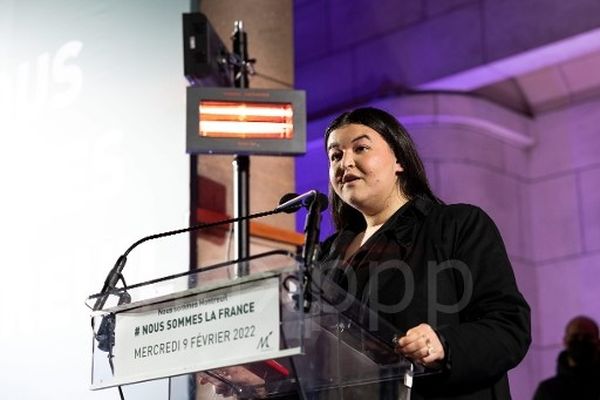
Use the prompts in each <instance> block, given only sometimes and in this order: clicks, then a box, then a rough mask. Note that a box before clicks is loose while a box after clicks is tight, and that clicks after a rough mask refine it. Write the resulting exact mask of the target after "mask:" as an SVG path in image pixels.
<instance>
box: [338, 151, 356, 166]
mask: <svg viewBox="0 0 600 400" xmlns="http://www.w3.org/2000/svg"><path fill="white" fill-rule="evenodd" d="M340 164H341V167H342V168H344V169H346V168H350V167H354V157H353V156H352V153H351V152H349V151H347V152H345V153H344V155H343V156H342V162H341V163H340Z"/></svg>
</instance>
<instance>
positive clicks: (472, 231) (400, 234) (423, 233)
mask: <svg viewBox="0 0 600 400" xmlns="http://www.w3.org/2000/svg"><path fill="white" fill-rule="evenodd" d="M356 234H357V232H352V231H349V230H342V231H340V232H337V233H336V234H334V235H332V236H331V237H330V238H328V239H327V240H326V241H325V242H324V243H323V245H322V251H321V256H320V258H321V262H322V266H323V268H325V269H326V270H327V271H325V272H326V273H327V274H329V275H330V276H334V275H336V274H337V275H338V276H337V277H335V278H334V279H335V280H337V281H338V282H340V284H341V285H342V286H345V287H347V288H348V290H350V291H356V293H352V294H354V295H357V296H358V298H361V299H362V301H363V303H365V304H367V305H368V306H369V308H371V309H375V310H377V312H378V314H379V315H380V316H381V318H384V319H386V320H388V321H389V322H390V323H391V324H393V325H394V326H395V327H397V328H398V333H402V332H404V331H406V330H408V329H410V328H412V327H414V326H417V325H419V324H420V323H428V324H429V325H431V326H432V327H433V328H434V329H435V330H436V332H437V333H438V335H439V336H440V338H441V339H442V342H443V343H444V347H445V350H446V355H447V356H446V363H445V366H444V368H443V370H442V372H441V373H438V374H434V375H431V376H426V377H422V378H416V379H415V383H414V386H413V392H412V399H414V400H418V399H464V400H466V399H477V400H485V399H510V390H509V387H508V379H507V375H506V373H507V371H508V370H509V369H511V368H513V367H515V366H516V365H517V364H518V363H519V362H520V361H521V360H522V359H523V357H524V356H525V354H526V352H527V349H528V348H529V344H530V342H531V336H530V310H529V306H528V305H527V302H526V301H525V299H524V298H523V296H522V295H521V293H520V292H519V290H518V288H517V285H516V282H515V278H514V274H513V271H512V267H511V265H510V261H509V260H508V256H507V254H506V250H505V247H504V244H503V242H502V238H501V237H500V234H499V232H498V229H497V228H496V226H495V224H494V223H493V221H492V220H491V219H490V218H489V217H488V215H487V214H486V213H485V212H483V211H482V210H481V209H479V208H477V207H474V206H471V205H466V204H456V205H442V204H437V203H434V202H432V201H430V200H428V199H424V198H420V197H419V198H416V199H414V200H411V201H410V202H409V203H407V204H405V205H404V206H403V207H402V208H401V209H400V210H398V212H396V213H395V214H394V216H392V217H391V218H390V219H389V220H388V221H387V222H386V223H385V224H384V225H383V226H382V227H381V228H380V229H379V230H378V231H377V232H376V234H374V235H373V236H372V237H371V238H370V239H369V240H368V241H367V242H366V243H365V244H364V245H363V246H362V247H361V248H360V249H359V250H358V251H357V252H356V254H355V255H354V256H353V257H351V259H350V260H348V263H342V262H341V261H339V260H341V256H342V255H343V254H344V252H345V249H346V247H347V246H348V245H349V243H350V242H351V240H352V239H353V237H354V236H355V235H356Z"/></svg>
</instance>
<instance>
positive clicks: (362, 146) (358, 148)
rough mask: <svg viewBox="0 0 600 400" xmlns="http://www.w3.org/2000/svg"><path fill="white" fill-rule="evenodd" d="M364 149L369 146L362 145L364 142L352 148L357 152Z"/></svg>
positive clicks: (367, 148)
mask: <svg viewBox="0 0 600 400" xmlns="http://www.w3.org/2000/svg"><path fill="white" fill-rule="evenodd" d="M365 150H369V146H367V145H364V144H360V145H358V146H356V148H355V149H354V151H355V152H357V153H361V152H363V151H365Z"/></svg>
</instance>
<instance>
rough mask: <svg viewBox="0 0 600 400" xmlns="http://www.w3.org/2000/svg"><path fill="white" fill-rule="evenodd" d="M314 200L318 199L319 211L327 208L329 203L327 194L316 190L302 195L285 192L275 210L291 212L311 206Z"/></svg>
mask: <svg viewBox="0 0 600 400" xmlns="http://www.w3.org/2000/svg"><path fill="white" fill-rule="evenodd" d="M313 201H317V204H318V206H319V207H318V209H319V212H322V211H325V210H326V209H327V205H328V203H329V201H328V199H327V196H325V195H324V194H323V193H321V192H318V191H316V190H309V191H308V192H306V193H303V194H300V195H299V194H296V193H287V194H284V195H283V197H282V198H281V200H279V205H278V206H277V208H275V210H276V211H280V212H285V213H289V214H291V213H293V212H296V211H298V210H299V209H300V208H302V207H305V208H309V207H310V206H311V205H312V203H313Z"/></svg>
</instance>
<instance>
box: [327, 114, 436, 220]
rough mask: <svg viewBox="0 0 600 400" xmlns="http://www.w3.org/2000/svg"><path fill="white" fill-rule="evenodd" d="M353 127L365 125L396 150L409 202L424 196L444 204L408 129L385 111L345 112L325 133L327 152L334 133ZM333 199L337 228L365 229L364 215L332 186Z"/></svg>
mask: <svg viewBox="0 0 600 400" xmlns="http://www.w3.org/2000/svg"><path fill="white" fill-rule="evenodd" d="M350 124H360V125H365V126H367V127H369V128H371V129H373V130H374V131H375V132H377V133H379V134H380V135H381V136H382V137H383V138H384V139H385V141H386V142H387V144H388V145H389V146H390V148H391V149H392V150H393V152H394V155H395V156H396V160H398V162H399V163H400V165H401V166H402V168H403V169H404V171H403V172H401V173H400V177H399V180H398V181H399V182H400V190H401V191H402V194H403V195H404V196H406V197H407V198H408V199H413V198H415V197H417V196H422V197H426V198H429V199H430V200H432V201H434V202H436V203H441V201H440V200H439V199H438V198H437V197H436V196H435V195H434V194H433V192H432V191H431V188H430V187H429V183H428V181H427V176H426V174H425V168H424V167H423V162H422V161H421V158H420V157H419V154H418V153H417V150H416V148H415V144H414V142H413V141H412V139H411V138H410V135H409V134H408V132H407V131H406V128H404V127H403V126H402V124H400V122H398V120H396V118H394V117H393V116H392V115H390V114H388V113H387V112H385V111H383V110H380V109H377V108H372V107H366V108H357V109H355V110H353V111H349V112H345V113H343V114H342V115H340V116H339V117H337V118H336V119H334V120H333V122H332V123H331V124H330V125H329V126H328V127H327V130H326V131H325V148H326V149H327V140H328V139H329V135H330V134H331V132H333V131H334V130H336V129H339V128H341V127H344V126H346V125H350ZM329 197H330V200H331V206H332V213H333V222H334V224H335V227H336V229H338V230H339V229H342V228H349V229H353V230H362V229H364V228H365V220H364V218H363V216H362V214H361V213H360V212H359V211H358V210H356V209H355V208H353V207H351V206H349V205H348V204H346V203H344V202H343V201H342V199H340V198H339V196H338V195H337V194H336V193H335V191H334V190H333V188H332V187H331V184H330V185H329Z"/></svg>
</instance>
